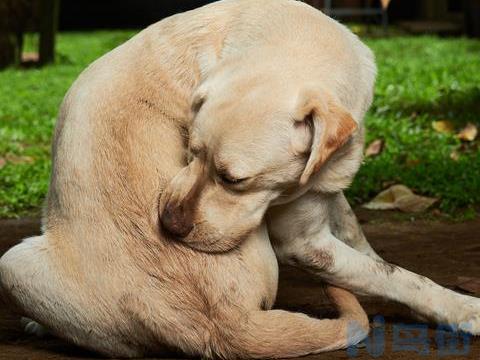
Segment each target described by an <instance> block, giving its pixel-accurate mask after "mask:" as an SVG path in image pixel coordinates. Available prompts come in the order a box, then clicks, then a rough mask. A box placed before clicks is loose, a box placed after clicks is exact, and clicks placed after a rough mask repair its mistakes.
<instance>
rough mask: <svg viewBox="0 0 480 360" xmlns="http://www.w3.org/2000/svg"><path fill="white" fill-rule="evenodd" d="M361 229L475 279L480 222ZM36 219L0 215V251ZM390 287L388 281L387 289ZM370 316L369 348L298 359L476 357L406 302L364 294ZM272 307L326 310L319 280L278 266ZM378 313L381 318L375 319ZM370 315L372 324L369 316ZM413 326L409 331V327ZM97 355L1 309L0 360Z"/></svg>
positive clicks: (405, 262)
mask: <svg viewBox="0 0 480 360" xmlns="http://www.w3.org/2000/svg"><path fill="white" fill-rule="evenodd" d="M359 217H360V219H361V222H362V223H363V227H364V230H365V233H366V235H367V237H368V239H369V240H370V242H371V243H372V245H373V247H374V248H375V249H376V250H377V251H378V253H379V254H380V255H381V256H383V257H384V258H385V259H386V260H388V261H392V262H394V263H396V264H399V265H401V266H403V267H406V268H407V269H409V270H412V271H415V272H418V273H421V274H423V275H426V276H428V277H430V278H432V279H433V280H435V281H436V282H438V283H440V284H442V285H444V286H447V287H449V288H453V289H455V288H456V284H457V283H458V277H459V276H471V277H475V276H480V260H479V258H480V237H479V234H480V219H477V220H474V221H469V222H466V223H456V224H451V223H450V224H449V223H438V222H426V221H419V222H392V221H389V220H388V219H383V220H382V221H380V222H378V221H376V220H374V219H377V216H376V215H375V214H373V215H372V213H366V212H363V213H360V214H359ZM38 232H39V221H38V220H36V219H22V220H0V255H1V254H3V253H4V252H5V251H6V250H7V249H8V248H9V247H11V246H12V245H14V244H15V243H17V242H18V241H19V240H20V239H22V238H24V237H26V236H30V235H33V234H38ZM393 285H394V284H392V286H393ZM362 304H363V305H364V306H365V309H366V310H367V312H368V314H369V315H370V317H371V319H372V332H373V333H375V335H374V336H372V335H371V337H370V339H369V340H368V342H367V343H368V346H365V345H364V346H360V347H357V348H354V349H351V350H350V351H337V352H333V353H327V354H321V355H315V356H310V357H306V358H304V359H334V360H335V359H371V358H373V357H380V358H382V359H408V360H413V359H437V358H442V359H480V339H478V338H477V339H464V338H462V337H461V335H454V334H453V333H450V332H444V331H439V330H437V328H436V327H435V326H430V328H429V329H428V330H427V329H426V327H425V325H421V324H418V325H415V324H416V322H415V321H414V320H412V319H411V318H410V317H409V316H408V314H409V312H408V310H407V309H405V308H404V307H402V306H400V305H398V304H394V303H388V302H385V301H382V300H378V299H362ZM276 307H278V308H282V309H288V310H296V311H302V312H305V313H308V314H311V315H315V316H318V317H324V316H330V315H332V308H331V306H329V305H328V303H326V302H325V299H324V297H323V295H322V291H321V285H320V284H319V283H318V282H316V281H315V280H313V279H312V278H311V277H309V276H308V275H306V274H304V273H302V272H300V271H298V270H296V269H293V268H282V269H281V274H280V286H279V294H278V299H277V304H276ZM378 315H381V316H382V317H383V319H385V322H384V324H382V321H381V319H379V318H378V317H377V318H375V316H378ZM374 318H375V319H376V320H375V321H373V319H374ZM412 326H414V327H415V329H414V330H411V327H412ZM92 358H98V356H96V355H95V354H92V353H89V352H87V351H85V350H82V349H79V348H77V347H75V346H73V345H70V344H67V343H65V342H63V341H61V340H59V339H55V338H47V339H37V338H34V337H31V336H28V335H25V334H24V333H23V331H22V329H21V327H20V324H19V319H18V316H16V315H14V314H12V313H11V312H9V311H8V310H7V309H5V308H4V307H1V308H0V359H12V360H17V359H29V360H30V359H92Z"/></svg>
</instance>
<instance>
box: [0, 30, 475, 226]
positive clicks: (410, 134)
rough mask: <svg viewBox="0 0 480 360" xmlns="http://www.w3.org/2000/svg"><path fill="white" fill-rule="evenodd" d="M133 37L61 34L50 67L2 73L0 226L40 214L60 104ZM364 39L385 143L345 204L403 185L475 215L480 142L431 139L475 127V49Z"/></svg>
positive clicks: (434, 41) (462, 42)
mask: <svg viewBox="0 0 480 360" xmlns="http://www.w3.org/2000/svg"><path fill="white" fill-rule="evenodd" d="M133 33H134V32H133V31H99V32H88V33H87V32H86V33H61V34H60V36H59V38H58V45H57V52H58V55H59V56H58V60H57V63H56V64H55V65H53V66H49V67H46V68H43V69H29V70H19V69H8V70H5V71H2V72H0V217H16V216H24V215H35V214H38V212H39V210H40V208H41V205H42V202H43V199H44V197H45V193H46V191H47V188H48V177H49V173H50V140H51V134H52V131H53V127H54V124H55V117H56V114H57V110H58V107H59V105H60V102H61V100H62V97H63V95H64V94H65V92H66V91H67V89H68V88H69V86H70V85H71V83H72V82H73V81H74V79H75V78H76V77H77V75H78V74H79V73H80V72H81V71H82V69H84V68H85V67H86V66H87V65H88V64H89V63H90V62H92V61H93V60H94V59H96V58H97V57H99V56H100V55H102V54H103V53H105V52H107V51H108V50H110V49H112V48H113V47H115V46H116V45H118V44H120V43H122V42H124V41H125V40H126V39H128V38H129V37H130V36H132V35H133ZM365 40H366V42H367V43H368V45H369V46H370V47H371V48H372V49H373V50H374V52H375V54H376V57H377V63H378V68H379V76H378V81H377V86H376V90H375V100H374V103H373V106H372V108H371V110H370V112H369V114H368V116H367V119H366V124H367V129H368V132H367V143H370V142H371V141H373V140H375V139H382V140H384V141H385V147H384V150H383V151H382V152H381V153H380V154H379V155H377V156H375V157H371V158H367V159H366V160H365V162H364V165H363V166H362V168H361V170H360V172H359V174H358V175H357V177H356V180H355V182H354V183H353V185H352V187H351V188H350V189H349V191H348V196H349V198H350V200H351V201H352V202H353V203H354V204H360V203H363V202H365V201H367V200H369V199H371V198H372V197H373V196H374V195H375V194H376V193H378V192H379V191H381V190H383V189H384V188H386V187H387V186H389V185H391V184H393V183H402V184H405V185H407V186H409V187H410V188H412V189H413V190H414V191H415V192H417V193H419V194H423V195H427V196H433V197H437V198H439V199H440V201H439V202H438V203H437V207H439V208H440V210H441V211H443V212H445V213H448V214H458V213H465V212H468V213H472V212H473V211H474V209H477V208H478V205H479V204H480V176H479V175H480V151H479V140H475V141H473V142H469V143H462V142H461V141H460V140H459V139H458V138H457V137H456V136H455V131H453V132H451V133H441V132H438V131H435V130H434V129H433V128H432V122H434V121H440V120H448V121H449V122H451V123H452V124H453V125H454V127H455V130H460V129H461V128H463V127H464V126H465V125H466V124H467V123H468V122H470V123H474V124H478V123H479V122H480V115H479V114H480V41H478V40H468V39H461V38H460V39H459V38H437V37H406V36H400V37H390V38H383V39H382V38H378V39H373V38H372V39H368V38H367V39H365ZM28 42H30V44H27V45H28V46H30V47H31V41H28ZM28 42H27V43H28ZM454 152H455V154H456V156H455V157H454V159H452V156H451V154H452V153H454Z"/></svg>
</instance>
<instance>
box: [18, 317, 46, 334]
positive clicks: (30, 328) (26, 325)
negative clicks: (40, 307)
mask: <svg viewBox="0 0 480 360" xmlns="http://www.w3.org/2000/svg"><path fill="white" fill-rule="evenodd" d="M20 323H21V324H22V326H23V330H24V331H25V332H26V333H27V334H29V335H35V336H37V337H40V338H42V337H44V336H46V335H48V330H47V329H45V327H44V326H42V325H40V324H39V323H37V322H36V321H34V320H32V319H30V318H27V317H22V318H21V319H20Z"/></svg>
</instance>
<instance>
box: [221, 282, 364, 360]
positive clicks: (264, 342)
mask: <svg viewBox="0 0 480 360" xmlns="http://www.w3.org/2000/svg"><path fill="white" fill-rule="evenodd" d="M327 293H328V295H329V297H330V299H331V301H332V302H333V303H334V304H335V305H336V307H337V309H338V310H339V313H340V317H339V318H338V319H332V320H330V319H324V320H318V319H314V318H311V317H309V316H307V315H304V314H300V313H293V312H288V311H283V310H269V311H255V312H252V313H251V314H249V316H248V317H247V319H246V320H245V323H244V324H242V325H240V324H239V331H238V332H234V333H233V334H231V335H232V338H231V339H229V340H230V341H228V343H229V346H228V348H224V349H222V350H221V351H220V353H219V352H217V355H219V356H221V357H224V358H257V359H258V358H285V357H295V356H303V355H308V354H313V353H320V352H324V351H331V350H337V349H342V348H346V347H348V346H350V345H355V344H357V343H358V342H360V341H361V340H363V339H364V338H365V337H366V336H367V335H368V331H369V323H368V317H367V314H366V313H365V311H364V310H363V308H362V307H361V305H360V304H359V303H358V301H357V299H356V297H355V296H354V295H353V294H351V293H350V292H348V291H346V290H343V289H339V288H335V287H332V286H329V287H327Z"/></svg>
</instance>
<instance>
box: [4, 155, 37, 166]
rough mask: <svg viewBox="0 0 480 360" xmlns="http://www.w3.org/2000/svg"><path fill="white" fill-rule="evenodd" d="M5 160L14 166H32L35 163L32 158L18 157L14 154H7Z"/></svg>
mask: <svg viewBox="0 0 480 360" xmlns="http://www.w3.org/2000/svg"><path fill="white" fill-rule="evenodd" d="M5 159H6V160H7V161H8V162H9V163H12V164H25V163H26V164H31V163H33V161H34V160H33V158H32V157H31V156H18V155H12V154H7V156H5Z"/></svg>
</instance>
